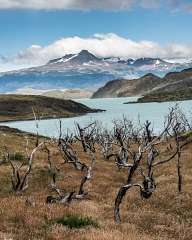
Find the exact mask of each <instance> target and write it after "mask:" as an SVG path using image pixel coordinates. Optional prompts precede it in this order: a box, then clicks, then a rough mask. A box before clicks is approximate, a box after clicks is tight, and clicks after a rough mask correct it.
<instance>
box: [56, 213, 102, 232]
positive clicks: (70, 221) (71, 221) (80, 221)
mask: <svg viewBox="0 0 192 240" xmlns="http://www.w3.org/2000/svg"><path fill="white" fill-rule="evenodd" d="M56 223H58V224H61V225H64V226H67V227H69V228H77V229H78V228H83V227H87V226H92V227H95V228H98V227H99V224H98V223H97V222H96V221H95V220H93V219H92V218H89V217H81V216H79V215H67V216H65V217H63V218H60V219H58V220H57V221H56Z"/></svg>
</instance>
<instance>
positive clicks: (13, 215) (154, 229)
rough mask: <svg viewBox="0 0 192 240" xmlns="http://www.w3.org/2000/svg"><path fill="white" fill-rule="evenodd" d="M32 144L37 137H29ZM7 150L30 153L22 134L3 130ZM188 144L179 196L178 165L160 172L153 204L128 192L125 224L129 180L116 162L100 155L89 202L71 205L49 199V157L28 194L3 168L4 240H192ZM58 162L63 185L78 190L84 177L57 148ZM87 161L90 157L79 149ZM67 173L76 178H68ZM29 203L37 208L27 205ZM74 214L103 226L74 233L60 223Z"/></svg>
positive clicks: (37, 166) (0, 232)
mask: <svg viewBox="0 0 192 240" xmlns="http://www.w3.org/2000/svg"><path fill="white" fill-rule="evenodd" d="M29 141H30V144H31V146H33V145H34V142H35V139H34V138H33V137H32V136H29ZM0 144H1V146H3V145H6V146H7V147H8V148H9V149H12V151H24V147H25V139H24V138H23V135H22V134H21V133H16V132H9V131H8V132H1V140H0ZM191 147H192V145H190V146H188V147H187V149H185V151H184V152H183V155H182V162H183V168H182V172H183V173H184V174H183V176H184V185H183V191H182V193H181V194H178V192H177V179H176V163H175V161H173V162H171V163H169V164H166V165H164V166H162V167H161V168H160V169H158V170H157V171H155V179H156V182H157V189H156V192H155V193H154V194H153V196H152V197H151V198H150V199H148V200H141V198H140V196H139V193H138V191H137V190H131V191H130V192H128V193H127V195H126V197H125V199H124V201H123V204H122V205H121V216H122V223H121V224H120V225H117V224H115V223H114V220H113V208H114V200H115V196H116V194H117V191H118V189H119V187H120V186H121V185H122V184H123V183H124V182H125V179H126V171H125V170H122V171H118V170H117V168H116V166H115V164H114V162H113V161H105V160H103V159H102V157H101V156H100V155H98V156H97V163H96V167H95V170H94V176H93V179H92V180H91V181H90V182H88V183H87V185H86V190H87V191H88V192H89V195H88V198H87V199H86V200H82V201H75V200H74V201H72V203H71V204H70V205H69V206H64V205H62V204H51V205H50V204H46V203H45V201H46V197H47V196H48V195H50V194H53V192H51V190H50V188H49V184H50V182H51V177H50V176H49V172H48V163H47V161H46V154H45V153H40V154H37V155H36V158H35V161H34V166H33V172H32V175H31V176H30V181H29V188H28V190H27V191H26V192H25V193H23V194H22V195H16V194H14V193H12V192H11V183H10V173H11V169H10V166H9V165H8V164H3V165H0V182H1V185H0V239H14V240H21V239H22V240H30V239H31V240H32V239H33V240H42V239H47V240H58V239H65V240H73V239H76V240H137V239H138V240H153V239H154V240H171V239H177V240H191V239H192V155H191ZM52 150H53V151H52V159H54V162H56V163H57V166H58V167H59V168H60V176H59V178H58V182H57V183H58V185H59V186H60V187H61V188H63V189H66V190H71V189H75V190H77V189H78V185H79V179H80V177H81V173H78V172H76V171H75V170H74V169H73V167H72V166H69V165H65V164H63V160H62V158H61V156H60V154H59V152H58V151H57V150H55V149H52ZM77 152H78V155H79V156H80V158H81V159H82V160H83V161H88V156H85V154H84V153H83V152H82V150H81V149H80V147H79V146H77ZM66 175H71V177H70V176H69V177H67V178H66ZM27 199H29V200H30V201H31V202H33V203H34V205H33V204H32V205H30V204H26V200H27ZM68 214H79V215H81V216H85V217H91V218H92V219H93V220H95V221H96V222H97V223H98V224H99V228H94V227H87V228H82V229H78V230H77V229H69V228H67V227H65V226H62V225H59V224H57V223H56V220H57V219H59V218H61V217H63V216H66V215H68Z"/></svg>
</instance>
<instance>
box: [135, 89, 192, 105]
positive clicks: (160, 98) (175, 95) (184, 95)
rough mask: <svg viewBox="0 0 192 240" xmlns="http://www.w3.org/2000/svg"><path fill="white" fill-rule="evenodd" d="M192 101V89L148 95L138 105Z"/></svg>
mask: <svg viewBox="0 0 192 240" xmlns="http://www.w3.org/2000/svg"><path fill="white" fill-rule="evenodd" d="M185 100H192V88H189V89H187V88H186V89H185V90H179V89H178V90H176V91H171V92H168V91H166V92H156V93H150V94H146V95H144V96H143V97H141V98H139V99H138V100H137V103H148V102H171V101H185Z"/></svg>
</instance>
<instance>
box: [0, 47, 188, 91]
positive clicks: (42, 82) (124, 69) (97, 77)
mask: <svg viewBox="0 0 192 240" xmlns="http://www.w3.org/2000/svg"><path fill="white" fill-rule="evenodd" d="M189 67H192V62H191V61H187V62H186V63H185V62H183V63H177V62H173V61H172V62H171V61H168V60H163V59H160V58H139V59H132V58H127V59H126V58H119V57H110V58H99V57H97V56H95V55H93V54H92V53H90V52H88V51H87V50H82V51H81V52H80V53H78V54H68V55H65V56H63V57H60V58H57V59H52V60H50V61H49V62H48V63H47V64H45V65H43V66H38V67H32V68H27V69H21V70H17V71H10V72H5V73H0V82H1V85H0V92H2V93H3V92H14V91H16V90H17V89H25V88H32V89H37V90H47V91H48V90H52V89H77V88H78V89H88V90H92V91H93V90H96V89H98V88H99V87H101V86H103V85H104V84H105V83H106V82H108V81H110V80H114V79H135V78H139V77H141V76H143V75H145V74H147V73H149V72H150V73H153V74H156V75H158V76H160V77H161V76H164V75H165V74H166V73H168V72H172V71H180V70H183V69H185V68H189Z"/></svg>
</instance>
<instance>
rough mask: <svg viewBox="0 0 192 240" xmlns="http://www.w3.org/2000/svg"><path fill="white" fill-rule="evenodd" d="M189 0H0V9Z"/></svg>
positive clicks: (182, 4)
mask: <svg viewBox="0 0 192 240" xmlns="http://www.w3.org/2000/svg"><path fill="white" fill-rule="evenodd" d="M188 5H189V0H118V1H117V0H59V1H56V0H0V9H47V10H52V9H58V10H61V9H65V10H68V9H73V10H90V9H104V10H126V9H130V8H133V7H143V8H157V7H165V6H168V7H171V8H175V9H178V8H183V9H185V8H186V9H187V6H188Z"/></svg>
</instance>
